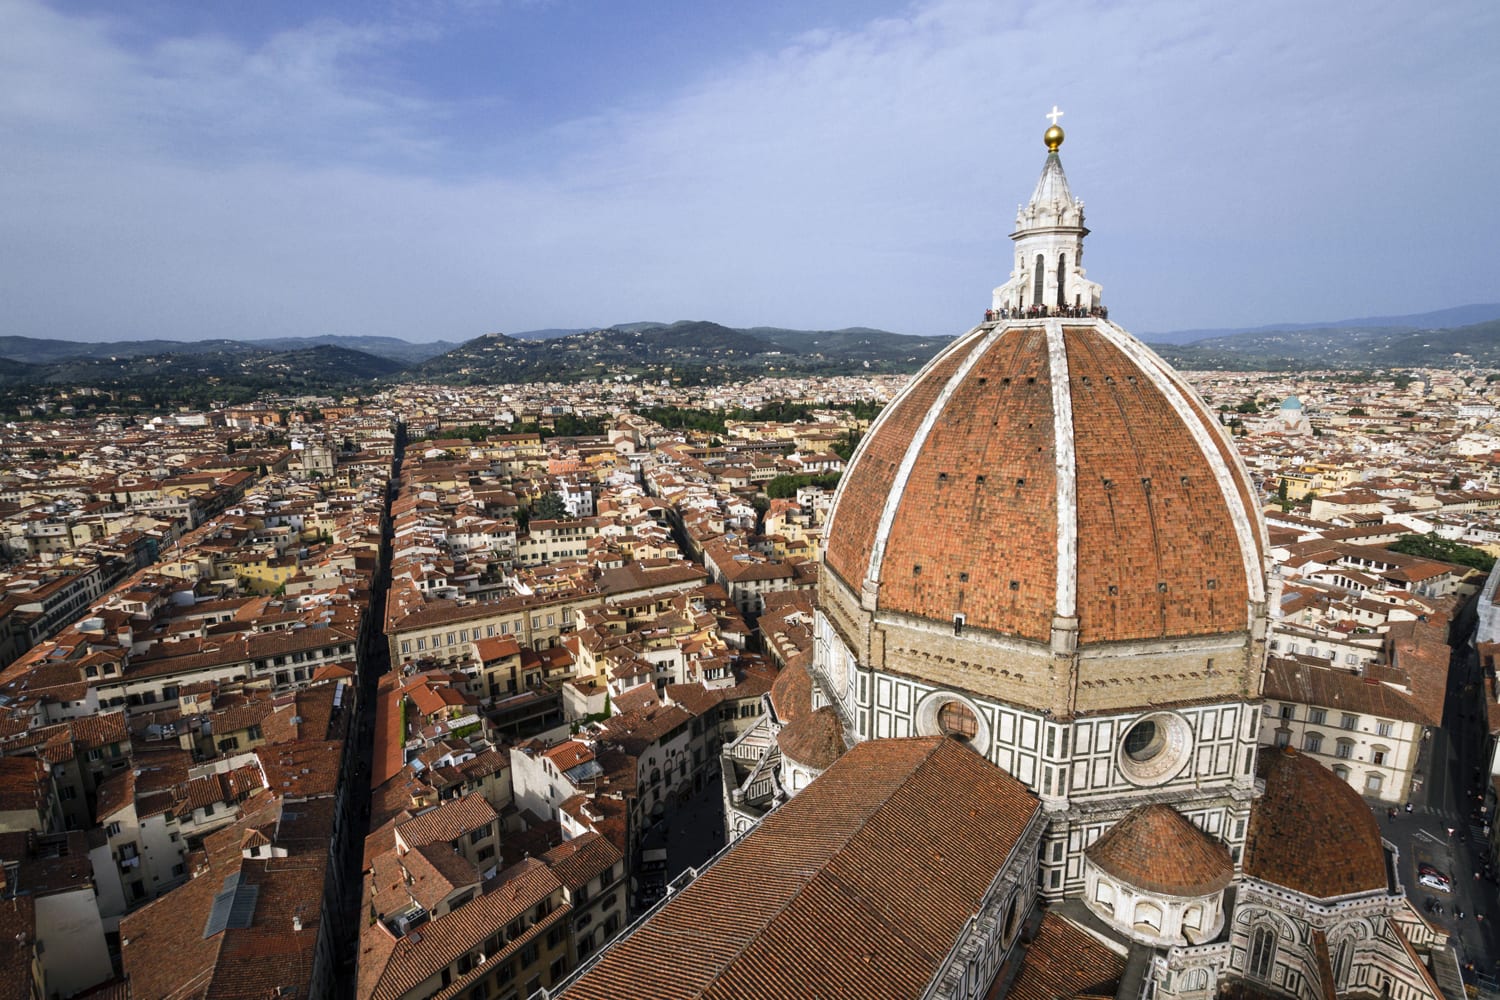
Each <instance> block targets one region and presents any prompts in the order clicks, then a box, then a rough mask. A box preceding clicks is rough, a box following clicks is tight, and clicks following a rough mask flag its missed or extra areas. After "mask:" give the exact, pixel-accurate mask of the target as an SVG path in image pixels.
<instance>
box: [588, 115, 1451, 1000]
mask: <svg viewBox="0 0 1500 1000" xmlns="http://www.w3.org/2000/svg"><path fill="white" fill-rule="evenodd" d="M1058 116H1060V112H1056V111H1055V109H1054V116H1052V118H1053V123H1052V126H1051V127H1050V128H1048V129H1047V130H1046V132H1045V134H1044V142H1045V144H1046V149H1047V154H1046V159H1045V162H1044V164H1043V167H1042V173H1041V177H1040V179H1039V180H1038V182H1037V184H1036V187H1035V190H1034V191H1033V192H1032V195H1031V197H1030V199H1029V200H1028V201H1027V202H1026V203H1025V204H1024V205H1022V206H1021V207H1020V208H1019V209H1018V211H1017V214H1016V220H1015V229H1014V232H1012V233H1011V234H1010V239H1011V241H1012V243H1013V244H1014V254H1013V264H1012V269H1011V272H1010V275H1009V278H1008V280H1006V281H1005V282H1004V283H1003V284H1002V285H1000V286H999V287H997V288H995V289H994V291H993V293H992V295H991V299H990V307H989V309H987V310H986V311H985V319H984V321H983V322H982V323H981V324H979V325H978V326H976V327H975V328H974V329H972V330H970V331H969V332H968V333H966V334H964V335H962V336H960V337H959V338H957V339H956V340H955V341H954V342H953V343H952V345H951V346H949V347H948V348H947V349H945V350H944V351H943V352H942V353H940V354H939V355H938V356H937V357H935V358H934V359H933V360H932V361H931V362H930V363H929V364H928V365H927V366H926V368H925V369H923V371H922V372H921V373H919V374H918V375H917V376H916V377H915V378H914V379H913V380H912V381H911V383H910V384H909V385H908V386H907V387H906V389H905V390H903V392H902V393H901V394H900V395H899V396H898V397H897V398H896V399H895V400H893V401H892V403H891V404H890V405H889V406H887V407H886V408H885V410H884V411H883V412H882V413H881V415H880V417H879V418H878V419H877V420H876V421H875V423H874V424H873V425H872V427H871V428H870V430H869V432H868V433H867V434H866V435H865V437H864V439H863V441H862V442H861V445H860V447H859V449H858V451H857V452H856V453H855V455H854V457H853V459H852V460H851V462H850V464H849V467H848V468H847V470H846V471H845V473H844V476H843V479H842V482H841V484H840V487H839V491H838V496H837V498H836V500H835V502H834V507H833V511H832V513H831V515H830V518H829V522H828V526H827V529H826V552H825V555H824V561H823V565H822V573H821V580H820V584H819V594H818V612H817V618H816V625H815V633H816V644H815V650H814V656H813V662H812V665H811V669H810V670H809V669H804V668H802V667H799V666H796V665H791V666H788V667H787V668H786V669H785V670H784V671H783V673H782V674H781V676H780V677H779V678H778V679H777V681H776V683H775V685H774V686H773V688H772V690H771V692H770V693H769V694H768V695H767V696H766V698H765V699H764V700H763V714H762V716H761V718H760V719H759V720H758V721H757V723H756V725H755V726H754V727H753V728H751V729H750V730H749V731H748V732H746V733H745V734H744V735H743V736H742V737H740V739H738V740H737V741H736V742H735V743H734V744H731V745H730V746H728V747H726V748H725V750H724V757H723V762H722V768H723V775H724V785H725V795H724V808H725V818H726V829H727V830H729V831H730V832H731V835H732V836H733V837H734V838H735V840H734V843H733V844H732V845H731V846H730V847H729V848H728V849H726V850H725V851H724V852H723V853H722V854H721V855H720V856H719V857H718V858H717V859H716V860H715V861H714V862H713V863H712V864H710V865H709V866H707V867H705V869H704V870H702V871H701V872H700V873H699V874H698V876H697V878H696V879H694V880H693V881H692V882H691V883H689V884H687V885H686V886H685V887H682V888H680V889H678V890H677V891H675V892H674V893H673V894H672V895H671V896H669V897H668V898H667V899H666V900H664V901H663V902H662V903H661V904H659V905H658V906H657V907H656V908H655V909H654V910H653V911H652V912H651V913H650V914H648V915H647V916H646V918H645V919H644V920H642V921H640V922H638V923H637V924H636V925H634V926H633V927H632V928H631V929H630V930H629V931H628V932H627V933H626V934H624V935H622V937H621V938H620V939H618V940H617V941H616V943H615V944H613V945H612V946H611V948H610V949H609V950H608V951H606V952H605V953H604V954H603V955H602V957H601V958H600V959H598V960H597V961H596V962H594V963H592V964H591V965H589V966H587V967H586V968H585V969H584V970H583V972H582V974H581V975H580V976H578V977H577V978H576V979H575V980H574V981H573V982H572V983H571V984H569V986H568V988H567V989H566V991H565V993H564V994H563V995H565V996H569V997H601V998H603V997H610V998H618V997H629V996H640V997H664V996H682V997H691V996H724V997H730V996H779V997H821V998H831V997H850V998H853V997H876V996H878V997H908V996H909V997H955V998H957V997H964V998H980V997H986V998H998V997H1004V996H1016V997H1020V998H1025V1000H1032V998H1043V997H1129V998H1132V1000H1135V998H1140V997H1144V996H1150V995H1152V994H1155V995H1156V996H1158V997H1169V998H1185V1000H1186V998H1193V1000H1198V998H1209V997H1214V996H1218V995H1229V994H1232V995H1237V996H1259V995H1265V996H1294V997H1306V998H1316V1000H1335V998H1337V997H1359V996H1370V997H1378V996H1385V997H1394V998H1397V1000H1405V998H1408V997H1430V998H1433V1000H1437V998H1438V997H1440V996H1441V995H1442V993H1441V991H1440V989H1439V986H1438V983H1437V980H1436V979H1435V978H1434V974H1433V972H1432V969H1433V968H1435V967H1438V966H1439V965H1440V964H1441V963H1440V962H1439V961H1437V960H1438V958H1439V957H1440V956H1441V955H1443V954H1445V953H1446V937H1445V935H1444V934H1443V933H1442V932H1440V931H1438V930H1435V929H1434V928H1433V927H1432V926H1431V925H1429V924H1428V923H1427V922H1426V921H1425V920H1424V919H1423V917H1422V916H1421V915H1420V914H1419V913H1418V912H1417V911H1416V910H1415V909H1414V908H1413V907H1412V906H1411V905H1410V903H1409V902H1408V901H1407V899H1406V896H1405V892H1404V888H1403V887H1402V885H1401V884H1400V882H1399V876H1398V874H1397V872H1398V866H1397V865H1396V863H1395V860H1396V859H1395V854H1396V849H1395V847H1394V846H1392V845H1391V844H1389V843H1387V842H1385V841H1383V840H1382V838H1381V835H1380V831H1379V828H1378V826H1377V824H1376V822H1375V820H1374V818H1373V817H1372V815H1371V813H1370V810H1369V808H1368V807H1367V806H1366V805H1365V803H1364V802H1363V801H1362V800H1361V799H1360V797H1359V796H1358V794H1357V793H1355V792H1354V791H1353V789H1351V788H1350V787H1349V786H1348V785H1347V784H1346V783H1344V782H1343V781H1341V780H1340V779H1339V778H1337V777H1336V776H1335V775H1333V774H1332V773H1331V772H1329V771H1327V770H1325V769H1324V768H1322V767H1321V766H1319V765H1318V764H1317V763H1315V762H1313V761H1311V760H1309V759H1307V758H1304V757H1302V756H1301V755H1299V754H1297V753H1296V752H1295V751H1291V750H1281V749H1261V750H1260V751H1259V752H1257V745H1256V741H1257V729H1258V725H1259V716H1260V712H1261V702H1260V685H1261V674H1262V669H1263V662H1264V657H1265V648H1264V647H1265V635H1266V626H1267V606H1268V598H1269V586H1270V582H1269V581H1268V574H1267V555H1266V553H1267V543H1266V532H1265V524H1264V522H1263V520H1262V517H1261V513H1260V508H1259V505H1258V502H1257V494H1256V491H1255V488H1254V486H1253V484H1252V483H1251V480H1250V478H1249V476H1248V474H1247V473H1246V470H1245V467H1244V465H1243V464H1242V463H1241V461H1240V459H1239V458H1238V456H1237V455H1236V453H1235V450H1234V448H1233V446H1232V444H1231V442H1230V441H1229V439H1228V438H1227V437H1226V436H1225V434H1224V432H1223V431H1222V429H1221V428H1220V426H1219V423H1218V421H1217V420H1216V419H1215V417H1214V415H1213V414H1212V413H1211V412H1210V411H1209V410H1208V408H1207V407H1206V406H1205V405H1204V403H1203V401H1202V400H1201V399H1200V398H1199V397H1198V396H1197V394H1196V393H1195V392H1194V391H1193V390H1192V389H1191V388H1190V387H1189V386H1188V385H1187V383H1186V382H1185V381H1184V380H1183V379H1182V377H1181V376H1179V375H1178V374H1177V373H1176V372H1175V371H1173V370H1172V369H1171V368H1170V367H1169V366H1168V365H1167V364H1166V363H1165V362H1163V361H1162V360H1161V359H1160V358H1159V357H1157V356H1156V355H1155V354H1154V353H1153V352H1152V351H1151V350H1150V349H1149V348H1147V347H1146V346H1145V345H1143V344H1142V343H1141V342H1140V341H1138V340H1137V339H1136V338H1134V337H1133V336H1131V335H1130V334H1129V333H1127V332H1126V331H1125V330H1124V329H1122V328H1121V327H1120V326H1119V325H1118V324H1116V323H1115V322H1113V321H1111V320H1110V319H1109V312H1108V307H1107V305H1106V303H1105V301H1104V298H1103V293H1102V289H1101V286H1100V285H1099V284H1098V283H1096V282H1094V281H1093V280H1091V279H1090V278H1089V277H1088V276H1087V273H1086V272H1085V270H1084V267H1083V252H1084V239H1085V237H1086V236H1088V234H1089V230H1088V229H1087V228H1086V227H1085V225H1084V206H1083V202H1082V201H1080V200H1078V199H1077V198H1076V197H1075V196H1074V195H1073V192H1072V190H1071V188H1070V186H1069V183H1068V179H1067V176H1066V175H1065V173H1064V172H1063V166H1062V160H1061V152H1060V151H1061V147H1062V144H1063V140H1064V134H1063V130H1062V129H1061V128H1060V127H1058V125H1057V122H1056V118H1057V117H1058ZM694 942H696V944H694ZM1450 961H1451V959H1450Z"/></svg>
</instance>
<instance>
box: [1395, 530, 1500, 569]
mask: <svg viewBox="0 0 1500 1000" xmlns="http://www.w3.org/2000/svg"><path fill="white" fill-rule="evenodd" d="M1386 548H1388V549H1390V550H1391V551H1392V552H1404V553H1405V554H1407V555H1409V556H1421V557H1422V558H1423V559H1436V560H1438V561H1439V562H1446V563H1454V564H1456V565H1458V566H1469V567H1472V568H1474V569H1478V570H1483V571H1484V572H1486V573H1488V572H1489V571H1490V570H1491V569H1494V567H1495V557H1494V556H1492V555H1490V554H1489V553H1488V552H1485V551H1484V550H1483V549H1476V548H1473V547H1472V546H1468V545H1463V544H1461V543H1459V542H1455V541H1453V540H1451V539H1448V538H1440V537H1439V536H1437V535H1402V536H1401V537H1400V538H1398V539H1396V540H1395V541H1394V542H1392V543H1391V544H1389V545H1387V546H1386Z"/></svg>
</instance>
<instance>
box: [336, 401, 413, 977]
mask: <svg viewBox="0 0 1500 1000" xmlns="http://www.w3.org/2000/svg"><path fill="white" fill-rule="evenodd" d="M405 450H406V430H405V426H404V425H400V424H398V425H397V430H396V451H395V457H394V459H393V460H392V463H391V480H390V484H389V485H388V486H387V487H386V493H385V511H384V513H383V515H382V517H381V536H380V562H379V567H378V569H377V570H376V574H375V580H374V582H373V584H372V585H371V588H370V606H369V607H368V608H367V609H366V611H365V617H364V624H363V626H362V627H361V631H360V641H359V677H358V679H357V683H358V698H357V699H356V701H355V714H354V719H353V720H352V722H351V725H350V727H349V744H350V745H349V746H348V747H347V748H346V749H345V754H344V756H345V767H344V775H343V777H344V780H345V781H346V782H347V783H348V787H347V788H346V790H345V793H344V796H343V798H344V808H345V810H346V812H345V816H346V820H345V822H346V825H347V829H346V830H345V831H344V836H343V838H342V844H341V846H342V848H343V851H342V853H343V856H342V857H340V858H335V859H334V863H335V864H339V865H341V866H342V869H343V878H344V883H343V885H344V912H345V915H346V921H345V924H344V926H345V927H347V928H352V932H351V933H350V934H349V939H348V940H346V941H344V942H342V944H343V947H342V949H341V951H340V955H341V958H342V965H343V973H344V974H343V975H341V976H340V977H339V979H338V995H339V996H340V997H341V998H342V1000H352V998H353V996H354V985H355V970H356V962H357V960H358V956H359V928H360V927H361V926H363V925H362V923H361V919H360V918H361V916H362V913H363V897H364V849H365V836H366V834H368V833H369V825H370V764H369V762H370V757H371V755H372V754H373V752H374V745H375V691H376V686H377V684H378V683H379V680H380V676H381V675H382V674H384V673H386V672H387V671H389V670H390V669H391V657H390V647H389V646H388V645H387V644H386V641H385V597H386V592H387V591H389V590H390V586H391V501H392V500H394V499H395V496H396V489H397V484H398V482H399V480H400V475H401V458H402V455H403V453H404V452H405Z"/></svg>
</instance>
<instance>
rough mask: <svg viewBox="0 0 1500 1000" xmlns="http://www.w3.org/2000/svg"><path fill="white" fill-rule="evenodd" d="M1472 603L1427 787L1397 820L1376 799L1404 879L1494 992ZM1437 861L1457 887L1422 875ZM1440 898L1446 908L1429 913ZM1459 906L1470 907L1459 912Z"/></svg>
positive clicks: (1499, 896) (1492, 895)
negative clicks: (1424, 881)
mask: <svg viewBox="0 0 1500 1000" xmlns="http://www.w3.org/2000/svg"><path fill="white" fill-rule="evenodd" d="M1473 627H1474V616H1473V612H1472V608H1470V609H1466V610H1465V612H1464V613H1463V614H1462V615H1460V616H1459V618H1458V620H1457V622H1456V623H1455V624H1454V626H1453V630H1452V635H1451V642H1452V643H1453V646H1454V649H1453V655H1452V659H1451V661H1450V664H1449V671H1448V693H1447V699H1446V702H1445V704H1444V709H1443V726H1442V728H1441V729H1435V730H1432V732H1431V737H1430V739H1428V740H1427V742H1426V744H1425V745H1424V747H1423V750H1422V757H1421V759H1419V761H1418V765H1417V767H1418V774H1419V775H1423V776H1424V778H1423V781H1422V787H1421V788H1420V789H1418V790H1417V791H1416V792H1414V793H1413V794H1412V796H1411V800H1410V801H1411V805H1412V812H1411V813H1409V814H1408V813H1406V812H1401V811H1398V813H1397V815H1396V817H1395V818H1394V819H1392V818H1390V817H1389V815H1388V810H1387V807H1386V806H1384V805H1372V809H1374V811H1375V815H1376V817H1377V819H1379V821H1380V825H1381V831H1382V833H1383V834H1384V835H1385V837H1386V839H1388V840H1390V841H1391V842H1392V843H1393V844H1395V845H1396V846H1397V847H1398V848H1399V849H1400V852H1401V873H1400V874H1401V881H1402V884H1403V885H1404V886H1405V887H1406V892H1407V895H1408V896H1410V897H1411V898H1412V900H1413V901H1414V902H1415V903H1416V905H1417V907H1418V908H1419V909H1421V910H1422V911H1423V912H1424V913H1425V915H1426V916H1427V919H1428V920H1430V921H1432V922H1433V923H1434V924H1435V925H1437V926H1439V927H1442V928H1444V929H1445V930H1447V931H1448V932H1449V933H1450V934H1451V935H1452V936H1453V940H1454V945H1455V947H1456V948H1457V950H1458V957H1459V965H1460V966H1461V967H1462V966H1466V965H1467V964H1469V963H1472V964H1473V965H1474V973H1473V976H1472V978H1471V977H1470V976H1469V973H1467V972H1466V973H1465V975H1466V978H1469V979H1470V981H1471V982H1473V983H1474V984H1475V985H1477V986H1479V987H1480V988H1481V989H1482V990H1484V991H1485V992H1486V993H1494V992H1495V990H1496V978H1497V974H1500V929H1497V927H1496V926H1495V924H1496V921H1497V920H1500V893H1497V887H1496V884H1495V881H1494V880H1493V878H1492V877H1487V876H1486V874H1485V867H1486V865H1485V862H1486V858H1487V856H1488V855H1487V851H1486V846H1485V845H1486V837H1485V824H1486V823H1487V822H1488V819H1487V818H1486V817H1484V816H1482V815H1480V813H1479V806H1480V803H1481V802H1482V796H1483V793H1484V785H1483V781H1482V776H1483V772H1484V767H1483V763H1484V753H1485V745H1486V742H1487V735H1486V733H1485V726H1484V717H1485V710H1484V705H1483V703H1482V696H1481V694H1480V682H1481V677H1480V669H1479V662H1478V657H1477V656H1476V655H1475V653H1474V651H1473V649H1472V648H1470V645H1469V636H1470V634H1471V633H1472V631H1473ZM1420 864H1430V865H1432V866H1434V867H1435V868H1438V869H1439V870H1441V871H1443V872H1444V873H1446V874H1448V875H1449V876H1451V877H1452V879H1453V892H1451V893H1447V892H1442V891H1439V890H1434V889H1430V888H1428V887H1426V886H1422V885H1420V884H1418V882H1417V866H1418V865H1420ZM1430 902H1435V903H1436V904H1437V905H1440V906H1441V907H1442V908H1443V912H1442V913H1436V912H1428V911H1427V909H1426V908H1427V906H1428V905H1429V903H1430ZM1459 912H1462V913H1463V914H1464V916H1463V917H1461V918H1460V917H1459V916H1458V914H1459Z"/></svg>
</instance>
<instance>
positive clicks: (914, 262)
mask: <svg viewBox="0 0 1500 1000" xmlns="http://www.w3.org/2000/svg"><path fill="white" fill-rule="evenodd" d="M641 7H642V9H634V5H610V4H597V3H596V4H582V3H578V2H575V0H543V2H526V0H510V2H507V0H495V2H486V0H451V2H433V3H430V4H429V3H421V4H413V3H410V2H409V0H372V2H370V3H336V2H297V3H293V2H283V0H275V2H269V0H268V2H264V3H256V4H193V3H187V2H180V0H177V2H167V0H142V2H139V3H133V4H131V5H129V6H128V7H121V6H120V5H117V4H114V3H106V2H102V0H74V2H67V3H45V2H41V0H0V136H3V137H4V140H3V143H4V145H3V148H4V158H3V161H0V163H3V166H0V198H3V201H4V203H5V205H6V210H5V211H4V212H3V213H0V246H3V247H4V248H5V258H6V263H5V267H4V268H0V300H3V302H4V303H5V307H6V308H5V313H4V315H5V323H4V324H3V326H0V333H3V334H12V335H21V336H34V337H49V338H59V339H71V340H119V339H139V338H148V337H162V338H168V339H201V338H206V337H235V338H261V337H277V336H315V335H321V334H343V335H352V334H374V335H385V336H396V337H402V338H404V339H408V340H413V341H424V340H436V339H445V340H463V339H467V338H470V337H474V336H478V335H480V334H483V333H488V332H494V331H521V330H529V329H536V328H543V327H587V326H591V325H600V324H608V323H613V322H622V321H626V320H633V319H658V320H662V321H667V322H670V321H672V320H676V319H684V318H701V319H711V320H714V321H716V322H720V323H725V324H728V325H734V326H756V325H774V326H785V327H797V328H841V327H848V326H856V325H863V326H873V327H880V328H883V329H889V330H896V331H899V332H903V333H921V334H953V333H957V332H960V331H962V330H964V329H967V328H968V327H969V326H971V325H972V324H973V323H974V322H975V321H976V320H977V319H978V317H979V315H980V314H981V313H982V311H983V309H984V308H985V307H986V306H987V305H988V303H989V291H990V289H991V288H992V287H994V286H995V285H998V284H1000V283H1002V282H1003V281H1004V280H1005V279H1006V277H1007V276H1008V274H1009V272H1010V261H1011V244H1010V241H1009V239H1008V238H1007V235H1008V234H1009V232H1010V231H1011V229H1012V228H1013V227H1012V223H1013V221H1014V217H1015V208H1016V204H1017V203H1018V202H1020V201H1024V200H1025V199H1026V198H1027V197H1028V196H1029V195H1030V193H1031V189H1032V187H1033V185H1034V184H1035V182H1036V178H1037V176H1038V174H1039V172H1040V170H1041V166H1042V162H1043V158H1044V156H1045V150H1044V148H1043V145H1042V142H1041V134H1042V131H1043V130H1044V129H1045V127H1046V125H1047V121H1046V119H1045V118H1044V117H1043V115H1044V113H1045V112H1046V111H1047V110H1048V109H1050V108H1051V107H1052V106H1053V105H1054V104H1056V105H1058V106H1060V107H1061V108H1062V109H1063V111H1064V112H1065V115H1064V117H1063V119H1062V121H1061V124H1062V126H1063V127H1064V128H1065V129H1066V131H1067V135H1068V138H1067V141H1066V143H1065V145H1064V146H1063V149H1062V158H1063V163H1064V166H1065V168H1066V169H1067V171H1068V176H1069V179H1070V181H1071V183H1072V185H1073V188H1074V191H1075V193H1076V194H1077V195H1078V196H1079V197H1081V198H1083V199H1084V201H1085V203H1086V205H1087V213H1088V223H1089V225H1090V228H1091V229H1092V230H1093V232H1094V235H1093V236H1091V237H1090V238H1089V241H1088V253H1087V256H1086V257H1085V259H1084V265H1085V267H1086V268H1087V269H1088V274H1089V277H1090V278H1091V279H1093V280H1097V281H1100V282H1101V283H1102V284H1103V286H1104V295H1105V301H1106V302H1107V303H1108V304H1109V306H1110V309H1111V317H1112V318H1114V319H1117V320H1118V321H1120V322H1121V323H1123V324H1124V325H1125V326H1126V327H1127V328H1129V329H1131V330H1134V331H1136V332H1145V331H1164V330H1175V329H1184V328H1211V327H1226V326H1254V325H1261V324H1268V323H1273V322H1282V321H1285V322H1313V321H1319V320H1334V319H1339V318H1344V317H1349V316H1367V315H1379V314H1402V313H1415V312H1423V311H1427V310H1432V309H1439V308H1443V307H1447V306H1456V305H1463V304H1467V303H1476V302H1493V301H1497V300H1500V279H1497V277H1496V274H1495V269H1494V262H1495V260H1496V258H1497V254H1496V250H1497V237H1496V233H1497V232H1500V196H1497V193H1496V186H1495V182H1494V178H1493V168H1492V166H1491V164H1492V163H1493V162H1494V160H1495V158H1496V155H1495V154H1496V145H1497V136H1500V127H1497V126H1500V102H1496V101H1495V100H1494V99H1493V98H1494V95H1495V94H1497V93H1500V63H1497V61H1496V60H1494V59H1493V58H1492V56H1491V55H1490V53H1489V52H1488V47H1487V45H1486V44H1485V43H1486V42H1487V41H1488V40H1490V39H1493V38H1497V37H1500V5H1496V4H1494V3H1493V2H1491V0H1454V2H1445V3H1442V4H1435V5H1429V6H1427V7H1425V8H1423V9H1421V10H1420V11H1416V10H1414V9H1413V8H1411V7H1410V6H1409V5H1398V4H1394V3H1378V4H1372V5H1365V6H1361V7H1350V6H1348V5H1333V4H1329V5H1320V4H1302V3H1297V2H1294V0H1270V2H1266V3H1257V4H1238V5H1208V4H1202V5H1194V4H1186V3H1179V2H1169V0H1143V2H1135V3H1125V2H1107V0H1100V2H1095V3H1074V2H1066V0H1051V2H1022V3H1017V4H1004V5H1001V4H994V3H990V2H985V0H917V2H911V3H897V2H889V0H877V2H870V3H856V2H853V0H836V2H831V3H826V4H802V3H797V2H795V0H770V2H765V3H757V4H736V5H729V4H690V3H669V4H659V5H650V6H647V5H641ZM627 8H630V9H627Z"/></svg>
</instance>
